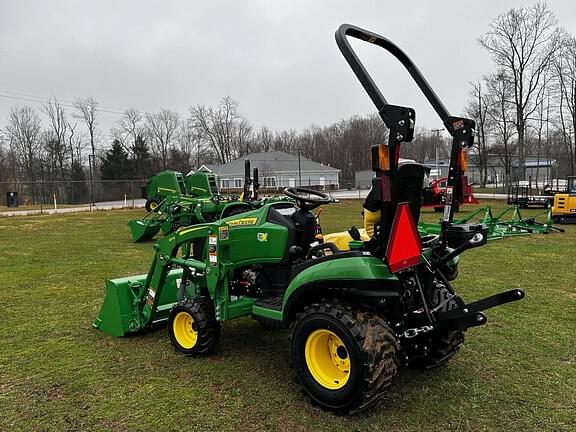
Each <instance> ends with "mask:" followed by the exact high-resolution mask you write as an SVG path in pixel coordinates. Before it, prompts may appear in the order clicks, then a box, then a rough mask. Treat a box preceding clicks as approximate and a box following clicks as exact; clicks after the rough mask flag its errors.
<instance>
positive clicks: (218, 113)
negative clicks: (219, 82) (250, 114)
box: [190, 96, 252, 163]
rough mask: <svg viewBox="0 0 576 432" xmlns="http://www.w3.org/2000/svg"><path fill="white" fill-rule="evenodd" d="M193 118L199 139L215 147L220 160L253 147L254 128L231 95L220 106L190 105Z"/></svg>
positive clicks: (224, 160) (225, 160) (227, 158)
mask: <svg viewBox="0 0 576 432" xmlns="http://www.w3.org/2000/svg"><path fill="white" fill-rule="evenodd" d="M190 121H191V122H192V125H193V126H194V128H195V129H196V131H197V132H198V137H199V138H200V140H202V141H203V142H205V143H206V144H207V145H208V146H210V147H211V148H212V149H213V151H214V152H215V153H216V156H217V158H218V160H219V161H220V163H226V162H229V161H231V160H232V159H234V158H236V157H238V156H239V155H240V154H246V153H248V152H249V151H250V149H249V144H250V143H251V142H252V128H251V126H250V124H249V123H248V122H247V121H246V120H245V119H244V118H243V117H242V116H241V115H240V112H239V110H238V102H236V101H235V100H233V99H232V98H230V97H228V96H226V97H225V98H223V99H222V100H221V101H220V104H219V105H218V107H217V108H212V107H206V106H203V105H197V106H195V107H191V108H190Z"/></svg>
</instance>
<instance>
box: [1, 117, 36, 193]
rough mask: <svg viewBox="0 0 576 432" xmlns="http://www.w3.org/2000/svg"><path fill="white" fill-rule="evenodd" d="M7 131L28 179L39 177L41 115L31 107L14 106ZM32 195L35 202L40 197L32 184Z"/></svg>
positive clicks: (14, 152)
mask: <svg viewBox="0 0 576 432" xmlns="http://www.w3.org/2000/svg"><path fill="white" fill-rule="evenodd" d="M6 133H7V135H8V139H9V141H10V149H11V152H12V153H13V154H14V156H15V158H16V159H17V160H18V165H19V166H20V167H21V168H22V169H23V171H24V174H25V177H26V180H28V181H35V180H37V179H38V172H39V168H40V163H39V162H40V157H39V155H40V152H41V149H42V143H41V141H40V137H41V133H42V124H41V121H40V116H39V115H38V113H37V112H36V111H35V110H34V109H32V108H31V107H28V106H25V107H20V108H12V109H11V110H10V114H9V116H8V124H7V125H6ZM31 196H32V200H33V202H36V200H37V198H38V191H37V190H36V188H35V185H34V184H33V185H32V190H31Z"/></svg>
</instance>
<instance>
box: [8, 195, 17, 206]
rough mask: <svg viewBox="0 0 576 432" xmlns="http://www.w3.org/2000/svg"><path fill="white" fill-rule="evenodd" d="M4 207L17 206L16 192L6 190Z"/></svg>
mask: <svg viewBox="0 0 576 432" xmlns="http://www.w3.org/2000/svg"><path fill="white" fill-rule="evenodd" d="M6 207H18V192H6Z"/></svg>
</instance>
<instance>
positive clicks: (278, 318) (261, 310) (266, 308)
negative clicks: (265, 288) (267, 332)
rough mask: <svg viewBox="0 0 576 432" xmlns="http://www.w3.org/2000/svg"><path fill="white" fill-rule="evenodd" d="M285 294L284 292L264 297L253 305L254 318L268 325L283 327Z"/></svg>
mask: <svg viewBox="0 0 576 432" xmlns="http://www.w3.org/2000/svg"><path fill="white" fill-rule="evenodd" d="M283 302H284V296H283V295H282V294H277V295H271V296H269V297H262V298H261V299H258V300H257V301H256V302H254V304H253V305H252V318H254V319H255V320H256V321H258V322H260V323H261V324H262V325H264V326H266V327H275V328H282V327H283V326H284V324H285V323H284V322H283V321H282V305H283Z"/></svg>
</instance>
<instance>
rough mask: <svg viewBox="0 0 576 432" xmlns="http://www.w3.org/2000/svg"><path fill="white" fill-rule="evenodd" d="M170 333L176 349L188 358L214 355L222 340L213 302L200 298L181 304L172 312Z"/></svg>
mask: <svg viewBox="0 0 576 432" xmlns="http://www.w3.org/2000/svg"><path fill="white" fill-rule="evenodd" d="M168 333H169V334H170V342H172V345H173V346H174V348H176V350H177V351H179V352H180V353H182V354H184V355H186V356H200V355H207V354H210V353H212V352H213V351H214V349H215V348H216V345H217V344H218V339H219V338H220V323H219V322H218V321H216V318H215V316H214V305H213V303H212V300H210V299H209V298H206V297H200V298H197V299H189V300H183V301H181V302H179V303H178V304H177V305H176V306H174V308H172V310H171V311H170V316H169V317H168Z"/></svg>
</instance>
